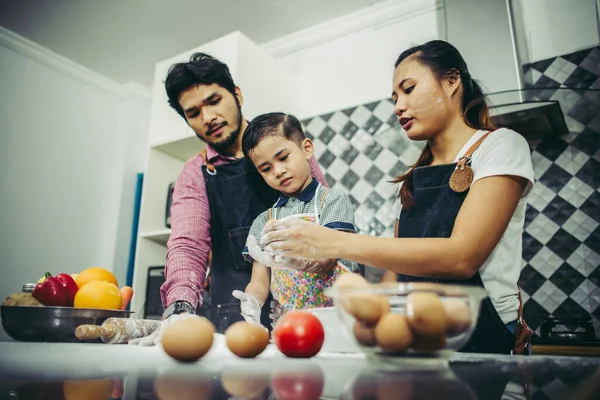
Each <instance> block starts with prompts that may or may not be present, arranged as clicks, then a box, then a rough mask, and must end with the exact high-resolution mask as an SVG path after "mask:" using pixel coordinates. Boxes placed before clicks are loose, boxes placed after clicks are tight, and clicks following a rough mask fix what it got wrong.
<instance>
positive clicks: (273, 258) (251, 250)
mask: <svg viewBox="0 0 600 400" xmlns="http://www.w3.org/2000/svg"><path fill="white" fill-rule="evenodd" d="M246 245H247V246H248V254H250V257H252V258H253V259H254V261H256V262H258V263H260V264H262V265H264V266H265V267H269V268H291V269H295V270H297V271H301V272H310V273H313V274H328V273H330V272H331V271H333V269H334V268H335V265H336V263H337V259H335V258H328V259H325V260H299V259H296V258H289V257H284V256H282V255H278V254H273V253H269V252H266V251H264V250H263V249H262V248H261V247H260V244H259V243H258V240H256V238H255V237H254V236H252V235H250V236H248V240H247V241H246Z"/></svg>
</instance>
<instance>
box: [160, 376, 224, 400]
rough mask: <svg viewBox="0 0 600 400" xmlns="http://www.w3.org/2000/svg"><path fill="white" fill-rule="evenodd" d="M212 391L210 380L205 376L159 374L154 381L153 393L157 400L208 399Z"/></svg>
mask: <svg viewBox="0 0 600 400" xmlns="http://www.w3.org/2000/svg"><path fill="white" fill-rule="evenodd" d="M213 392H214V388H213V383H212V381H211V380H209V379H207V378H205V377H194V379H186V378H183V377H169V376H161V377H158V378H157V379H156V380H155V381H154V394H155V395H156V398H157V399H158V400H208V399H211V398H212V395H213Z"/></svg>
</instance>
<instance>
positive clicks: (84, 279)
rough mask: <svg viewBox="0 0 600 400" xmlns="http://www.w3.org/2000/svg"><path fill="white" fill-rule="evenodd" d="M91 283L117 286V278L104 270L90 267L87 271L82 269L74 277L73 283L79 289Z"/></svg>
mask: <svg viewBox="0 0 600 400" xmlns="http://www.w3.org/2000/svg"><path fill="white" fill-rule="evenodd" d="M91 281H104V282H110V283H112V284H114V285H116V286H119V283H118V282H117V278H115V276H114V275H113V273H112V272H110V271H109V270H107V269H106V268H101V267H90V268H88V269H84V270H83V271H81V273H79V274H78V275H77V276H76V277H75V283H77V287H79V288H81V287H82V286H83V285H85V284H86V283H88V282H91Z"/></svg>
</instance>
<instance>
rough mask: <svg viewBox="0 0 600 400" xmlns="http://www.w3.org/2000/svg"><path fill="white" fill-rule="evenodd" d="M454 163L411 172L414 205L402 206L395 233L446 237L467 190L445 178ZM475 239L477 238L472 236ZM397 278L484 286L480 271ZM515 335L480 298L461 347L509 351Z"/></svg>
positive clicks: (400, 279) (501, 352)
mask: <svg viewBox="0 0 600 400" xmlns="http://www.w3.org/2000/svg"><path fill="white" fill-rule="evenodd" d="M455 168H456V164H446V165H435V166H431V167H419V168H416V169H415V170H414V172H413V199H414V205H413V206H412V207H411V208H410V209H406V208H404V207H403V208H402V211H401V212H400V218H399V220H398V237H401V238H434V237H440V238H447V237H450V235H451V234H452V229H453V228H454V221H455V220H456V216H457V215H458V211H459V210H460V207H461V206H462V204H463V202H464V200H465V198H466V196H467V193H468V191H466V192H463V193H457V192H454V191H453V190H452V189H450V187H449V185H448V182H449V180H450V175H452V172H454V169H455ZM474 240H477V238H474ZM398 281H400V282H435V283H446V284H459V285H473V286H480V287H483V288H485V287H484V285H483V282H482V280H481V276H480V275H479V272H477V273H476V274H475V275H473V276H472V277H471V278H469V279H467V280H453V279H442V278H422V277H414V276H408V275H402V274H400V275H399V277H398ZM514 345H515V336H514V334H513V333H512V332H510V331H509V330H508V328H506V326H505V324H504V323H503V322H502V320H501V319H500V316H499V315H498V313H497V312H496V309H495V308H494V305H493V304H492V302H491V300H490V299H489V297H488V298H486V299H485V300H483V302H482V305H481V310H480V313H479V319H478V321H477V327H476V328H475V331H474V332H473V335H472V336H471V338H470V340H469V341H468V342H467V344H465V345H464V346H463V347H462V348H461V349H460V351H464V352H472V353H500V354H510V353H511V351H512V349H513V347H514Z"/></svg>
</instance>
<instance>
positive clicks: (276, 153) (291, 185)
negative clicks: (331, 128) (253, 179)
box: [249, 135, 313, 197]
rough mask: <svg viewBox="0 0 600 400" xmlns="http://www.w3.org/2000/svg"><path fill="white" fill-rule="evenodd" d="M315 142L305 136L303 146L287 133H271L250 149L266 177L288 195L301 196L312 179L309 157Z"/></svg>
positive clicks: (269, 182) (253, 159)
mask: <svg viewBox="0 0 600 400" xmlns="http://www.w3.org/2000/svg"><path fill="white" fill-rule="evenodd" d="M312 155H313V144H312V141H311V140H310V139H304V140H303V141H302V143H301V144H300V146H298V145H297V144H296V143H294V142H292V141H290V140H288V139H286V138H285V137H284V136H279V135H275V136H267V137H265V138H263V139H262V140H261V141H260V142H259V143H258V146H256V147H255V148H254V149H252V150H251V151H250V153H249V158H250V160H251V161H252V162H253V163H254V165H255V166H256V168H257V169H258V171H259V172H260V174H261V175H262V177H263V179H264V180H265V182H267V184H268V185H269V186H271V187H272V188H273V189H275V190H277V191H279V192H281V193H283V194H284V195H286V196H288V197H290V196H297V195H298V194H299V193H300V192H302V190H303V189H304V188H305V187H306V186H308V184H309V183H310V181H311V177H310V164H309V160H310V158H311V157H312Z"/></svg>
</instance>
